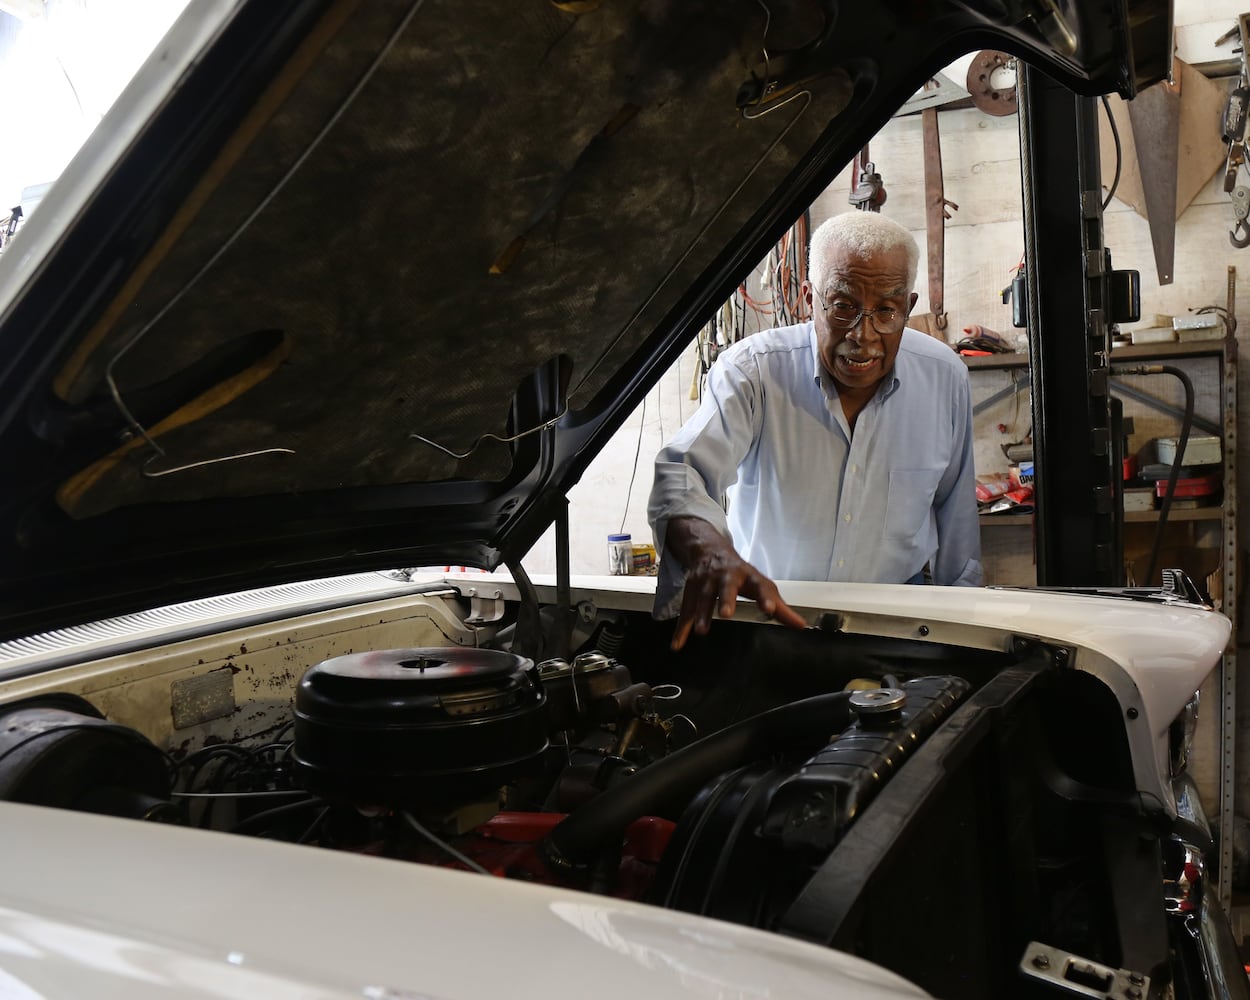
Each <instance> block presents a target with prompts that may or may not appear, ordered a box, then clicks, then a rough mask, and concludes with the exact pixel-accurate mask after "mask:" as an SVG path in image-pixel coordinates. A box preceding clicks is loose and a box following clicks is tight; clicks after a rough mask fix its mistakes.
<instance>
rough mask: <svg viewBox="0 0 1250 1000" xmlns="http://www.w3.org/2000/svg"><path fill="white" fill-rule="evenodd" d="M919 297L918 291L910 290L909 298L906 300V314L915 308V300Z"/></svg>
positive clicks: (909, 313)
mask: <svg viewBox="0 0 1250 1000" xmlns="http://www.w3.org/2000/svg"><path fill="white" fill-rule="evenodd" d="M918 298H920V293H919V292H912V293H911V298H909V299H908V300H907V315H908V316H910V315H911V311H912V310H913V309H915V308H916V300H917V299H918Z"/></svg>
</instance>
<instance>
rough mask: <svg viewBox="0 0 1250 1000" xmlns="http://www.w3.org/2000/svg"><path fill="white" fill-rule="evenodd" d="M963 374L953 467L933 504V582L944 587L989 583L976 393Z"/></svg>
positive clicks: (957, 400) (955, 418)
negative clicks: (979, 495) (980, 507)
mask: <svg viewBox="0 0 1250 1000" xmlns="http://www.w3.org/2000/svg"><path fill="white" fill-rule="evenodd" d="M961 374H962V378H961V379H960V380H959V381H958V383H957V385H958V388H957V390H956V392H955V394H954V397H955V398H954V400H953V406H954V411H953V414H952V416H953V422H954V427H955V441H954V448H953V450H952V460H951V466H950V468H949V470H948V475H947V476H946V477H943V478H944V482H943V483H942V488H941V489H939V491H938V495H937V497H936V498H935V499H934V504H933V509H934V514H935V517H936V519H937V534H938V550H937V558H936V559H935V560H934V562H933V582H934V583H936V584H938V585H940V586H954V587H979V586H981V584H982V583H984V582H985V572H984V570H983V569H982V567H981V522H980V520H979V517H978V515H977V500H976V488H977V479H976V465H975V462H974V460H973V447H972V445H973V436H972V392H971V389H970V388H969V383H968V375H967V373H966V372H963V373H961Z"/></svg>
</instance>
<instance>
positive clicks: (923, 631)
mask: <svg viewBox="0 0 1250 1000" xmlns="http://www.w3.org/2000/svg"><path fill="white" fill-rule="evenodd" d="M919 631H920V634H921V635H928V634H929V626H928V625H921V626H920V630H919Z"/></svg>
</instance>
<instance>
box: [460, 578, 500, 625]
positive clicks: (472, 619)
mask: <svg viewBox="0 0 1250 1000" xmlns="http://www.w3.org/2000/svg"><path fill="white" fill-rule="evenodd" d="M464 596H465V597H467V598H468V599H469V614H468V616H467V617H466V618H465V624H467V625H489V624H490V623H491V622H497V621H499V619H501V618H502V617H503V613H504V601H503V591H500V590H492V591H490V592H489V593H487V592H485V591H483V592H481V593H479V592H478V589H477V588H476V587H470V588H469V589H468V590H466V591H465V592H464Z"/></svg>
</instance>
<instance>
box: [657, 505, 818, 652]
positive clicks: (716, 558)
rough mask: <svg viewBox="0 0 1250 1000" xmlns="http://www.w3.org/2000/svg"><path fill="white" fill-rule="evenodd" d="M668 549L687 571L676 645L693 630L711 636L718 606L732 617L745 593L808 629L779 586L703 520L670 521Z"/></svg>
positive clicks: (781, 618) (793, 624)
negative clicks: (740, 597)
mask: <svg viewBox="0 0 1250 1000" xmlns="http://www.w3.org/2000/svg"><path fill="white" fill-rule="evenodd" d="M664 547H665V549H666V550H667V551H668V552H669V553H671V554H672V555H674V556H676V557H677V560H678V562H680V563H681V564H682V566H683V567H684V568H685V570H686V589H685V594H684V595H683V597H682V602H681V614H680V615H679V616H678V618H677V630H676V631H675V632H674V633H673V644H672V648H673V649H681V648H682V647H683V646H684V645H685V644H686V640H687V639H688V638H690V631H691V629H693V630H694V631H695V632H697V633H698V634H699V635H707V631H708V629H709V628H711V626H712V616H713V615H714V614H715V613H716V612H717V610H719V612H720V616H721V617H722V618H732V617H733V615H734V608H735V606H736V605H737V601H738V597H739V595H741V596H743V597H749V598H752V599H753V600H754V601H755V603H756V604H757V605H758V606H759V609H760V611H762V612H763V613H764V614H765V615H766V616H768V617H769V618H775V619H777V621H779V622H781V623H782V624H783V625H788V626H790V627H791V628H806V627H807V622H806V621H804V619H803V617H802V616H801V615H800V614H799V613H798V612H797V611H795V610H794V609H793V608H791V607H790V605H788V604H786V602H785V601H783V600H782V599H781V595H780V594H779V593H778V592H777V585H776V584H775V583H773V581H772V580H770V579H769V578H768V577H766V576H765V575H764V574H763V573H761V572H760V571H759V570H757V569H756V568H755V567H754V566H752V565H751V564H750V563H749V562H747V561H746V560H745V559H743V558H742V556H740V555H738V553H737V551H736V550H735V549H734V547H733V545H732V543H731V542H730V541H729V539H728V538H726V537H725V536H724V535H722V534H721V533H720V532H719V531H717V530H716V528H715V527H714V526H713V525H711V524H710V523H708V522H707V521H704V520H703V519H702V518H698V517H675V518H673V519H672V520H671V521H669V522H668V529H667V532H666V534H665V538H664ZM718 606H719V608H718Z"/></svg>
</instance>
